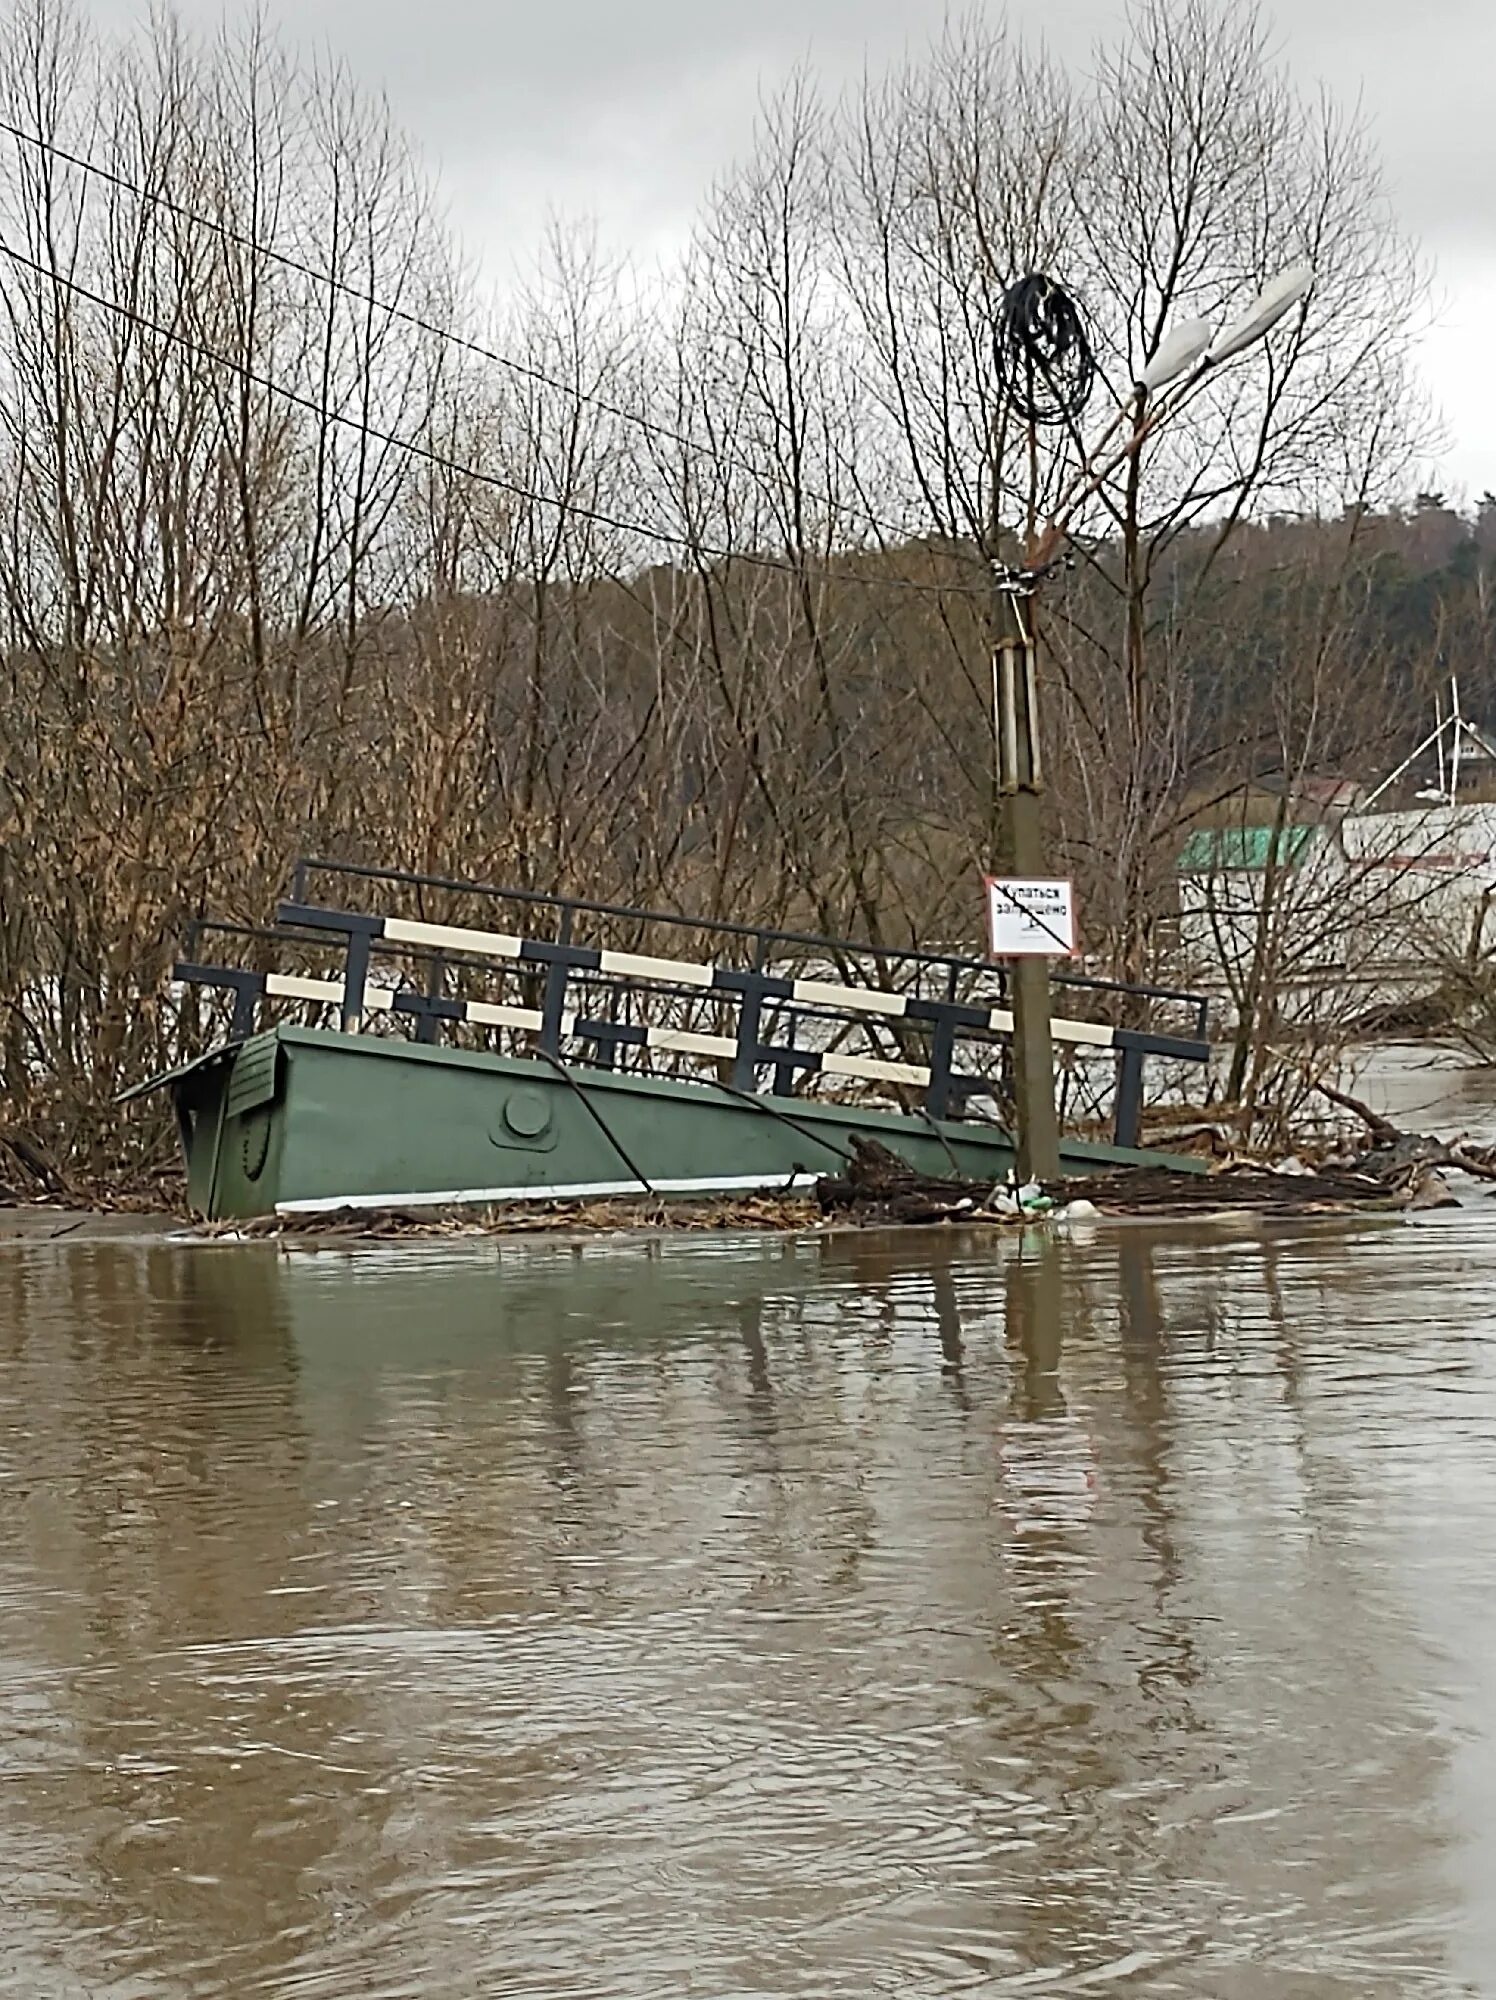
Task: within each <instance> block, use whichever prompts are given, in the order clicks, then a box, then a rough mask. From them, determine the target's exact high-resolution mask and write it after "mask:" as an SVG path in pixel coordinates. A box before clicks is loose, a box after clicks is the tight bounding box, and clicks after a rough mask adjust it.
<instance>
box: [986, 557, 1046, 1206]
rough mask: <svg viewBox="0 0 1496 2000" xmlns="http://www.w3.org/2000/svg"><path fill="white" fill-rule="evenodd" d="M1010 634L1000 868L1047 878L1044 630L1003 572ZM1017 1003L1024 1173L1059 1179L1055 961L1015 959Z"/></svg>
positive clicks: (997, 722)
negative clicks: (1040, 656)
mask: <svg viewBox="0 0 1496 2000" xmlns="http://www.w3.org/2000/svg"><path fill="white" fill-rule="evenodd" d="M996 576H997V588H996V595H997V597H998V599H999V602H1000V604H1001V605H1002V606H1003V626H1004V628H1005V629H1004V630H1003V635H1002V637H1001V638H1000V639H999V641H998V644H997V651H996V654H995V657H994V659H993V668H992V679H993V708H994V718H993V721H994V730H995V734H996V738H997V782H998V815H999V826H1000V832H1001V839H1002V846H1003V849H1004V850H1005V852H1004V856H1003V857H1002V859H1003V860H1006V862H1007V871H1005V870H1004V869H1003V867H1002V863H1001V861H999V864H998V866H997V867H996V869H995V870H994V872H995V873H998V874H1001V873H1003V872H1011V873H1012V874H1013V875H1015V876H1019V877H1025V876H1026V877H1036V876H1044V875H1047V874H1048V872H1049V870H1048V868H1047V867H1046V866H1045V857H1044V834H1043V828H1042V825H1041V821H1040V795H1041V793H1042V791H1043V788H1044V766H1043V756H1042V752H1041V749H1040V744H1039V713H1038V709H1039V659H1038V631H1037V627H1036V623H1035V619H1034V597H1033V594H1032V585H1031V583H1030V579H1029V578H1028V577H1027V576H1015V575H1014V573H1013V572H1011V571H1007V572H1004V571H998V572H997V573H996ZM1008 990H1009V993H1010V995H1011V998H1012V1007H1013V1042H1012V1049H1013V1106H1014V1113H1015V1119H1014V1122H1015V1124H1016V1126H1017V1130H1016V1132H1015V1134H1014V1137H1015V1139H1016V1141H1017V1149H1018V1172H1019V1175H1020V1176H1021V1178H1022V1179H1024V1180H1025V1181H1029V1180H1039V1181H1052V1180H1058V1178H1059V1173H1060V1130H1059V1121H1058V1119H1057V1118H1056V1116H1055V1105H1054V1040H1053V1037H1052V1035H1051V1032H1050V1006H1049V961H1048V960H1047V959H1045V958H1039V957H1032V958H1030V957H1023V958H1014V959H1010V960H1009V962H1008Z"/></svg>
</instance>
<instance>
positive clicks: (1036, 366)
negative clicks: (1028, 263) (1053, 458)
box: [993, 271, 1096, 424]
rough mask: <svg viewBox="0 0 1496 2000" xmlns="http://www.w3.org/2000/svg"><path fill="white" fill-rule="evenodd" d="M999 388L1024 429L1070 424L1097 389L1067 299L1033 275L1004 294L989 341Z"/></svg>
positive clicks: (1090, 357) (1085, 339) (1075, 310)
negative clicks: (991, 337)
mask: <svg viewBox="0 0 1496 2000" xmlns="http://www.w3.org/2000/svg"><path fill="white" fill-rule="evenodd" d="M993 348H994V353H995V357H996V362H997V376H998V383H999V386H1000V387H1001V390H1002V394H1003V398H1004V400H1005V401H1006V403H1007V405H1008V408H1009V409H1010V410H1012V412H1013V414H1014V415H1015V416H1016V417H1018V418H1019V419H1021V421H1022V422H1024V423H1027V424H1074V423H1076V422H1078V421H1079V418H1080V416H1081V413H1082V412H1083V411H1084V409H1085V407H1086V404H1087V403H1088V402H1089V401H1090V398H1091V391H1092V389H1093V388H1094V387H1095V385H1096V356H1095V355H1094V354H1093V353H1092V351H1091V342H1090V337H1089V335H1088V334H1087V332H1086V323H1085V318H1084V316H1083V314H1082V312H1081V309H1080V307H1079V306H1078V305H1077V304H1076V302H1075V300H1074V299H1072V298H1071V297H1070V294H1069V293H1068V292H1067V291H1065V290H1064V288H1063V287H1062V286H1060V285H1057V284H1056V283H1055V281H1054V279H1053V278H1046V277H1045V276H1044V274H1043V272H1042V271H1031V272H1030V273H1029V274H1028V276H1027V277H1026V278H1020V279H1019V280H1018V282H1017V283H1016V284H1014V285H1010V286H1009V287H1008V289H1007V291H1006V292H1005V293H1004V294H1003V301H1002V305H1001V306H1000V308H999V309H998V316H997V330H996V333H995V335H994V338H993Z"/></svg>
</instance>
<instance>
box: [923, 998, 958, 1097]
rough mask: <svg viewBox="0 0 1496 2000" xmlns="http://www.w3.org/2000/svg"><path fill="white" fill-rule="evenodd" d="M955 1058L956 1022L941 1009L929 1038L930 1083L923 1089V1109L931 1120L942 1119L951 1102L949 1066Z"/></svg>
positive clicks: (951, 1015)
mask: <svg viewBox="0 0 1496 2000" xmlns="http://www.w3.org/2000/svg"><path fill="white" fill-rule="evenodd" d="M955 1056H956V1020H955V1016H954V1015H953V1014H951V1013H949V1012H948V1011H947V1010H946V1009H945V1008H943V1007H942V1008H941V1010H940V1012H939V1014H938V1015H937V1016H936V1020H935V1032H934V1034H933V1035H931V1037H930V1081H929V1084H928V1085H927V1086H926V1089H925V1109H926V1111H928V1112H929V1114H930V1116H931V1117H932V1118H944V1116H945V1114H946V1112H947V1110H948V1109H949V1108H950V1101H951V1064H952V1063H953V1062H954V1061H955Z"/></svg>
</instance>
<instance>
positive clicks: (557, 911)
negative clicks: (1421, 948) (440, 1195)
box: [175, 862, 1210, 1145]
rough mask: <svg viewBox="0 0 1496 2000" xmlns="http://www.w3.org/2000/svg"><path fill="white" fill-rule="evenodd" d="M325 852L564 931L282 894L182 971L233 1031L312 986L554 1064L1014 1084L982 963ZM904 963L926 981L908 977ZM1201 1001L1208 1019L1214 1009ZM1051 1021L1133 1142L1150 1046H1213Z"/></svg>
mask: <svg viewBox="0 0 1496 2000" xmlns="http://www.w3.org/2000/svg"><path fill="white" fill-rule="evenodd" d="M314 869H322V870H325V871H326V872H328V873H330V874H346V875H352V876H354V877H355V878H356V879H358V880H360V881H361V882H363V883H365V884H370V885H382V886H384V887H385V888H386V889H389V888H394V887H399V888H403V889H406V890H409V889H410V888H411V886H412V885H416V886H420V887H423V888H436V889H439V890H442V891H451V892H453V893H455V894H460V895H472V896H474V897H475V898H488V899H491V904H492V906H494V907H497V906H499V905H500V904H502V903H503V902H508V903H509V904H511V905H512V906H514V907H515V909H516V910H517V911H519V912H521V913H524V914H527V915H532V916H533V915H535V914H538V913H541V912H543V913H544V919H545V920H544V928H545V930H546V931H547V932H548V933H549V934H548V935H534V934H532V931H531V929H530V928H529V927H527V928H525V929H513V930H511V929H504V930H499V929H490V928H486V927H483V926H479V925H473V924H456V923H450V922H439V921H436V920H434V919H432V918H429V917H424V916H419V917H407V916H402V915H398V914H390V913H384V912H379V911H375V910H370V909H367V908H363V909H350V908H344V907H337V906H334V905H331V904H324V903H315V902H309V901H305V900H302V899H301V898H300V897H298V896H297V895H296V894H295V893H293V895H292V897H291V898H290V899H288V900H287V901H286V902H284V903H282V904H281V905H280V907H279V909H278V911H277V920H276V926H275V928H274V930H253V929H244V928H243V927H234V926H223V925H203V926H200V927H198V934H197V936H196V937H195V938H194V939H192V940H191V941H190V942H189V948H188V953H187V956H186V957H185V958H184V960H183V961H182V962H181V963H179V964H178V966H177V967H176V969H175V976H176V977H177V978H178V979H179V980H180V981H182V982H183V983H184V984H186V985H189V986H203V987H212V988H216V989H218V990H220V991H223V992H226V993H228V994H229V995H231V997H232V1005H231V1019H230V1023H229V1025H230V1032H231V1034H232V1035H235V1036H242V1035H245V1034H248V1033H251V1032H252V1031H253V1030H254V1028H255V1027H256V1026H258V1025H259V1023H260V1018H261V1013H262V1010H263V1008H264V1006H265V1003H267V1002H282V1003H287V1002H289V1003H302V1004H306V1005H310V1006H312V1007H314V1008H316V1009H319V1010H325V1011H327V1012H330V1013H331V1014H332V1015H333V1017H334V1018H335V1019H336V1020H337V1021H338V1022H339V1024H340V1025H341V1026H342V1027H343V1028H344V1030H345V1031H348V1032H368V1031H370V1030H371V1029H374V1030H384V1029H386V1028H395V1029H398V1030H404V1031H405V1032H407V1033H409V1034H411V1035H412V1036H413V1037H414V1038H415V1039H416V1040H419V1041H425V1042H435V1041H438V1040H440V1039H442V1038H443V1037H444V1036H446V1035H450V1034H453V1033H455V1032H456V1031H458V1030H459V1029H460V1030H463V1031H466V1032H467V1033H468V1034H469V1035H470V1036H471V1035H473V1034H476V1035H477V1036H478V1037H479V1038H480V1039H483V1040H492V1039H493V1038H494V1037H495V1036H497V1037H499V1038H501V1039H504V1040H509V1041H511V1042H518V1044H519V1045H521V1046H524V1047H527V1048H529V1049H532V1050H534V1051H535V1052H537V1053H538V1054H539V1055H540V1056H541V1057H542V1058H543V1059H546V1060H549V1061H552V1062H559V1061H560V1060H561V1059H562V1057H563V1055H564V1054H565V1053H568V1052H570V1051H572V1050H573V1049H576V1048H581V1049H582V1050H583V1051H584V1052H585V1060H587V1061H588V1062H589V1063H590V1064H592V1065H594V1066H596V1065H601V1066H604V1067H615V1066H619V1065H625V1066H638V1065H640V1064H644V1065H648V1066H655V1065H657V1064H659V1063H660V1062H664V1063H666V1064H668V1065H671V1066H681V1065H684V1066H686V1068H687V1069H688V1070H689V1067H690V1066H691V1065H693V1064H703V1063H704V1064H707V1065H709V1066H710V1071H711V1079H710V1080H712V1081H714V1082H716V1083H717V1084H718V1085H720V1086H725V1087H726V1088H729V1089H731V1090H734V1091H738V1092H748V1093H758V1092H760V1091H762V1090H763V1089H764V1088H768V1089H770V1090H772V1091H773V1092H774V1093H775V1094H776V1095H790V1094H794V1093H795V1092H797V1091H801V1090H804V1089H807V1088H811V1089H824V1088H826V1087H828V1086H830V1087H833V1088H837V1087H845V1085H846V1084H848V1083H853V1084H858V1083H860V1084H863V1085H868V1086H872V1087H874V1088H875V1089H877V1090H878V1091H880V1092H890V1091H891V1092H893V1093H895V1094H896V1095H897V1097H898V1098H899V1101H901V1102H904V1103H906V1104H907V1103H916V1104H917V1106H918V1108H919V1109H921V1110H922V1111H923V1112H924V1113H926V1114H927V1115H928V1116H930V1117H932V1118H945V1117H951V1116H956V1117H960V1116H962V1115H964V1114H965V1112H966V1109H967V1105H968V1102H969V1100H970V1099H972V1098H973V1097H974V1096H977V1095H980V1094H993V1095H995V1094H996V1086H995V1085H994V1084H993V1082H992V1080H991V1077H990V1074H984V1066H985V1070H986V1071H988V1072H990V1069H991V1067H992V1066H993V1063H994V1061H995V1062H996V1063H997V1064H998V1065H999V1066H1000V1065H1001V1063H1002V1060H1003V1057H1004V1054H1005V1050H1006V1046H1007V1044H1008V1043H1010V1041H1011V1036H1012V1032H1013V1017H1012V1013H1011V1010H1010V1008H1009V1007H1008V1005H1007V1004H1006V1000H1007V995H1006V991H1005V988H1004V985H1003V982H1002V980H1001V976H1000V974H997V975H996V976H994V975H995V968H993V967H991V966H989V965H986V964H985V963H984V962H983V961H980V960H972V959H968V958H961V957H958V956H955V955H951V954H941V953H921V952H905V951H902V950H898V949H890V948H874V947H865V946H859V945H848V944H845V943H843V942H842V941H839V940H833V939H822V938H815V937H811V936H806V935H804V934H800V933H792V932H779V931H766V930H757V929H754V928H752V927H750V926H746V925H731V924H716V923H711V924H707V923H702V922H699V921H697V920H695V919H689V918H674V917H671V916H668V915H664V914H658V913H654V912H645V911H634V910H628V909H626V908H623V907H621V906H616V905H606V904H592V903H587V902H585V901H582V900H580V899H571V898H563V897H549V896H541V895H538V894H535V893H532V892H529V891H509V890H502V889H490V888H488V887H487V886H486V885H476V887H475V885H471V884H463V883H455V882H448V881H445V880H443V879H442V878H433V877H413V876H408V875H405V874H403V873H401V872H400V871H393V870H376V869H364V868H354V867H351V866H350V865H349V864H344V863H337V864H333V863H320V862H319V863H310V862H309V863H305V864H302V865H301V867H299V868H298V871H297V876H296V879H295V881H294V883H293V891H294V890H296V889H303V890H304V888H305V886H306V884H307V882H308V879H309V876H310V874H311V872H312V871H313V870H314ZM596 918H603V919H606V920H609V921H610V922H613V923H615V924H616V923H618V922H620V921H621V922H622V923H624V924H626V925H629V926H632V932H631V933H630V934H631V935H632V936H634V937H636V938H641V937H646V936H647V930H646V927H648V926H673V927H675V930H676V933H677V934H679V933H681V932H685V931H689V930H695V931H697V932H705V933H708V934H710V933H717V934H720V936H721V937H722V938H723V939H725V940H731V943H732V946H733V947H734V948H735V951H736V956H737V959H738V962H737V963H733V962H730V961H729V962H724V961H723V960H722V959H719V958H715V957H714V958H710V959H707V958H696V957H691V958H686V957H681V956H676V955H674V954H673V953H671V954H666V953H663V952H660V951H642V950H638V949H631V948H628V947H626V946H621V945H615V944H609V943H605V942H596V941H592V940H589V939H588V938H587V937H586V936H585V932H586V931H588V930H591V929H592V928H593V926H592V924H591V923H590V922H589V921H588V920H589V919H596ZM215 931H216V932H218V933H220V934H222V933H226V932H233V931H237V932H238V934H239V935H240V936H241V937H243V938H244V939H246V940H253V944H254V949H253V950H252V951H247V952H245V953H243V954H242V955H243V956H247V957H251V958H253V959H254V960H256V961H257V962H256V963H254V964H251V965H243V964H240V965H223V964H215V963H212V962H210V961H208V960H207V959H205V958H204V957H202V956H200V951H201V947H202V944H203V941H204V939H205V938H206V937H207V936H209V935H212V934H213V933H214V932H215ZM607 934H608V933H607V930H606V929H603V935H604V936H606V935H607ZM614 934H615V935H616V934H617V933H616V930H615V933H614ZM595 935H596V933H595V932H594V938H595ZM667 935H668V933H667ZM789 949H794V950H798V951H800V952H801V953H802V960H801V963H802V965H804V964H805V962H806V961H807V960H808V961H809V967H810V969H809V970H800V971H797V970H796V969H795V967H794V965H793V963H790V964H786V958H787V956H788V951H789ZM329 954H331V955H332V958H333V962H332V964H331V965H329V963H328V956H329ZM277 955H279V956H280V957H281V958H282V959H289V960H290V961H291V962H292V966H293V968H294V969H289V970H288V969H283V968H276V967H272V966H271V965H270V964H269V963H268V960H269V958H270V957H272V956H277ZM745 961H746V962H745ZM911 962H917V973H923V974H925V975H928V974H929V972H930V970H931V969H932V968H933V969H935V970H936V972H937V973H938V975H939V976H938V983H937V985H936V991H935V992H934V993H932V992H931V991H930V990H929V985H930V981H929V978H928V976H926V977H925V978H924V979H923V981H920V980H919V979H918V978H917V976H916V977H915V978H911V977H910V971H909V967H910V964H911ZM869 964H871V965H872V967H874V968H875V970H876V972H877V973H878V974H880V975H881V981H882V983H873V980H872V979H867V980H865V981H864V983H852V982H851V981H849V979H848V978H847V977H845V976H843V977H827V976H826V974H827V973H828V972H830V971H843V969H846V970H850V971H852V972H853V973H856V972H859V971H866V970H867V969H868V967H869ZM900 973H902V974H903V976H904V978H905V979H907V980H909V981H910V983H907V984H904V985H902V986H900V985H895V984H894V983H893V980H894V977H895V976H897V975H898V974H900ZM982 977H985V979H986V982H987V992H986V993H985V994H983V993H981V992H980V990H979V986H980V980H981V978H982ZM516 987H517V988H518V991H517V992H516V991H515V990H514V989H515V988H516ZM1056 987H1057V994H1056V998H1057V1001H1058V1002H1059V1004H1060V1006H1061V1008H1063V1007H1064V1006H1065V1004H1066V1002H1067V1001H1070V1000H1071V998H1072V993H1073V994H1074V996H1075V997H1076V998H1079V997H1080V996H1082V995H1084V996H1087V997H1090V996H1092V995H1094V994H1095V993H1098V992H1099V993H1102V994H1105V995H1107V996H1117V995H1121V996H1125V997H1126V998H1127V999H1128V1001H1129V1002H1130V1003H1131V1004H1132V1005H1133V1006H1134V1007H1136V1006H1138V1005H1139V1003H1143V1002H1148V1001H1153V1000H1162V1001H1167V1002H1176V1003H1177V1002H1187V1003H1189V1004H1190V1006H1191V1007H1192V1008H1193V1007H1194V1006H1195V1005H1196V1004H1197V999H1198V996H1194V995H1188V994H1182V993H1178V992H1176V991H1173V990H1170V989H1135V988H1129V987H1125V986H1122V985H1120V984H1118V983H1116V982H1111V981H1090V980H1081V979H1074V978H1066V979H1061V980H1057V981H1056ZM994 992H995V995H996V997H995V998H994V997H991V996H992V995H993V993H994ZM957 996H959V997H957ZM1199 1004H1200V1005H1201V1006H1203V1003H1199ZM1194 1018H1195V1019H1196V1020H1199V1021H1201V1022H1203V1014H1200V1013H1197V1014H1196V1015H1195V1017H1194ZM1053 1033H1054V1040H1055V1044H1056V1050H1057V1054H1058V1056H1059V1057H1060V1059H1061V1061H1062V1063H1064V1062H1070V1063H1073V1064H1086V1063H1093V1062H1094V1061H1095V1060H1096V1059H1098V1058H1099V1059H1102V1060H1103V1061H1105V1062H1107V1063H1109V1064H1110V1065H1111V1066H1112V1070H1113V1074H1112V1079H1111V1082H1112V1088H1111V1092H1110V1096H1111V1101H1112V1123H1113V1136H1114V1138H1115V1140H1116V1142H1117V1143H1118V1144H1121V1145H1132V1144H1135V1143H1136V1142H1137V1138H1138V1133H1139V1125H1140V1119H1141V1112H1142V1104H1143V1084H1144V1065H1145V1063H1146V1062H1147V1060H1148V1059H1149V1058H1150V1057H1152V1058H1159V1059H1166V1060H1172V1061H1176V1062H1183V1063H1189V1064H1197V1063H1203V1062H1205V1061H1206V1060H1207V1059H1208V1057H1209V1053H1210V1051H1209V1045H1208V1044H1207V1043H1206V1041H1205V1040H1204V1039H1203V1035H1201V1034H1188V1033H1186V1034H1173V1033H1168V1032H1164V1031H1161V1030H1159V1029H1157V1028H1151V1027H1130V1026H1126V1025H1119V1024H1117V1023H1116V1022H1115V1021H1104V1020H1102V1021H1098V1020H1095V1019H1088V1018H1085V1017H1083V1016H1082V1015H1080V1014H1078V1013H1077V1014H1069V1013H1066V1012H1057V1014H1056V1017H1055V1019H1054V1023H1053ZM821 1079H824V1082H821V1081H819V1080H821Z"/></svg>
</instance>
